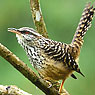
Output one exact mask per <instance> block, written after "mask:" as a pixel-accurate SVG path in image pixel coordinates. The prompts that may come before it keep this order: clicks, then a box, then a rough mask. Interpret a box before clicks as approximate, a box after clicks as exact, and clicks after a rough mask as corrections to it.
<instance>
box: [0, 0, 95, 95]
mask: <svg viewBox="0 0 95 95" xmlns="http://www.w3.org/2000/svg"><path fill="white" fill-rule="evenodd" d="M90 1H91V2H94V0H90ZM40 2H41V8H42V12H43V16H44V20H45V22H46V26H47V30H48V34H49V37H50V38H51V39H53V40H57V41H61V42H65V43H70V42H71V40H72V38H73V35H74V33H75V30H76V27H77V25H78V22H79V19H80V17H81V14H82V11H83V8H84V7H85V4H86V3H87V2H89V0H40ZM24 26H28V27H33V28H34V24H33V20H32V16H31V11H30V5H29V0H0V43H2V44H3V45H5V46H6V47H7V48H8V49H10V50H11V51H12V52H13V53H14V54H16V55H17V56H18V57H19V58H20V59H21V60H23V61H24V62H25V63H26V64H28V66H30V67H31V68H32V69H33V67H32V66H31V65H30V63H29V61H28V58H27V56H26V54H25V52H24V50H23V49H22V48H21V47H20V45H19V44H18V43H17V40H16V37H15V34H13V33H10V32H8V31H7V29H8V28H9V27H15V28H20V27H24ZM84 40H85V42H84V45H83V48H82V49H81V54H80V60H79V63H80V68H81V70H82V72H83V73H84V75H85V76H86V77H85V78H84V77H82V76H81V75H79V74H77V73H75V74H76V75H77V77H78V79H77V80H74V79H72V78H68V79H67V81H66V82H65V88H66V90H67V91H68V92H69V93H70V94H71V95H95V58H94V57H95V18H94V19H93V22H92V27H91V28H90V29H89V31H88V32H87V34H86V36H85V38H84ZM33 70H34V69H33ZM0 84H2V85H17V86H18V87H19V88H21V89H23V90H25V91H27V92H29V93H32V94H33V95H44V94H43V93H42V92H41V91H40V90H39V89H38V88H36V87H35V86H34V85H33V84H32V83H30V81H28V80H27V79H26V78H25V77H24V76H23V75H22V74H21V73H19V72H18V71H17V70H16V69H14V68H13V67H12V66H11V65H10V64H9V63H8V62H7V61H6V60H4V59H3V58H2V57H0Z"/></svg>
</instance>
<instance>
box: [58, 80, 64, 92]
mask: <svg viewBox="0 0 95 95" xmlns="http://www.w3.org/2000/svg"><path fill="white" fill-rule="evenodd" d="M63 84H64V80H63V81H62V83H61V85H60V88H59V93H61V91H62V87H63Z"/></svg>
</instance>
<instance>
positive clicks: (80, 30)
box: [71, 3, 95, 48]
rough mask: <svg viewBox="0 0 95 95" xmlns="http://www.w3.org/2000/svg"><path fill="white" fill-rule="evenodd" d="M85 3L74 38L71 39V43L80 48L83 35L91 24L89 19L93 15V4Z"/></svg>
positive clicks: (94, 9) (94, 10)
mask: <svg viewBox="0 0 95 95" xmlns="http://www.w3.org/2000/svg"><path fill="white" fill-rule="evenodd" d="M90 5H91V4H90V3H89V4H87V6H86V8H85V9H84V11H83V14H82V17H81V19H80V23H79V25H78V27H77V30H76V32H75V35H74V38H73V40H72V43H71V44H72V45H75V46H77V48H80V47H81V46H82V44H83V37H84V35H85V33H86V31H87V30H88V28H89V27H90V26H91V21H92V19H93V16H94V12H95V8H93V5H92V6H90Z"/></svg>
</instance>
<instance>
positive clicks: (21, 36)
mask: <svg viewBox="0 0 95 95" xmlns="http://www.w3.org/2000/svg"><path fill="white" fill-rule="evenodd" d="M94 12H95V8H93V6H90V4H88V5H87V6H86V8H85V9H84V11H83V14H82V17H81V19H80V23H79V25H78V28H77V30H76V32H75V36H74V38H73V40H72V42H71V44H66V43H61V42H57V41H53V40H51V39H47V38H45V37H43V36H42V35H40V34H39V33H37V32H36V31H35V30H34V29H32V28H29V27H23V28H20V29H15V28H10V29H9V31H11V32H14V33H16V37H17V39H18V43H19V44H20V45H21V46H22V47H23V48H24V50H25V51H26V53H27V55H28V57H29V60H30V62H31V64H33V66H34V68H36V70H37V71H38V72H39V73H40V75H41V76H43V77H44V78H45V79H48V80H49V79H50V80H65V79H66V78H67V77H68V76H70V75H71V76H72V77H73V78H75V79H76V76H75V75H74V74H73V72H74V71H76V72H78V73H80V74H81V75H83V74H82V73H81V71H80V69H79V66H78V64H77V63H78V58H79V54H80V49H81V47H82V44H83V37H84V35H85V33H86V31H87V30H88V28H89V27H90V26H91V21H92V19H93V16H94ZM83 76H84V75H83Z"/></svg>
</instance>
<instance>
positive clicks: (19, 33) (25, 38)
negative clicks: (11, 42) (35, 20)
mask: <svg viewBox="0 0 95 95" xmlns="http://www.w3.org/2000/svg"><path fill="white" fill-rule="evenodd" d="M8 31H10V32H13V33H16V37H17V39H18V42H19V43H21V42H24V43H27V42H30V41H32V40H34V39H35V38H37V37H40V36H41V35H40V34H39V33H37V32H36V31H35V30H34V29H33V28H29V27H22V28H19V29H16V28H8Z"/></svg>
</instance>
